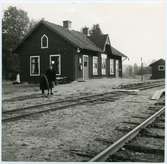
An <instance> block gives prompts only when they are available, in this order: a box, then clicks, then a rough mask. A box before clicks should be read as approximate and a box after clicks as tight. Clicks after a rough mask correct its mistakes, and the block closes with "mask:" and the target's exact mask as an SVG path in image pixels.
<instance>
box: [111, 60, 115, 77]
mask: <svg viewBox="0 0 167 164" xmlns="http://www.w3.org/2000/svg"><path fill="white" fill-rule="evenodd" d="M111 61H112V66H113V72H111ZM110 75H114V59H110Z"/></svg>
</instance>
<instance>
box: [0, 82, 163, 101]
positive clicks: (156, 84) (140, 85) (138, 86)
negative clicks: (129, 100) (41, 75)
mask: <svg viewBox="0 0 167 164" xmlns="http://www.w3.org/2000/svg"><path fill="white" fill-rule="evenodd" d="M163 85H164V80H160V81H153V82H144V83H134V84H128V85H121V86H120V87H117V88H115V89H118V88H119V89H129V90H130V89H139V90H144V89H150V88H154V87H159V86H163ZM83 96H84V95H83ZM36 98H41V94H36V93H34V94H31V95H24V96H17V97H13V98H10V99H4V100H3V101H2V102H13V101H24V100H27V99H36Z"/></svg>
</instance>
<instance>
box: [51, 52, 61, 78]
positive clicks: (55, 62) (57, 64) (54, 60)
mask: <svg viewBox="0 0 167 164" xmlns="http://www.w3.org/2000/svg"><path fill="white" fill-rule="evenodd" d="M60 57H61V56H60V55H50V64H51V65H52V66H53V69H55V71H56V75H61V58H60Z"/></svg>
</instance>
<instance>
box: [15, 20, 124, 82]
mask: <svg viewBox="0 0 167 164" xmlns="http://www.w3.org/2000/svg"><path fill="white" fill-rule="evenodd" d="M70 26H71V22H70V21H63V26H60V25H56V24H54V23H51V22H48V21H45V20H41V21H40V22H39V23H38V24H37V25H36V26H35V27H34V28H33V29H32V30H31V31H30V32H29V33H28V35H27V36H26V37H25V38H24V39H23V40H22V42H21V43H20V44H19V45H18V46H17V48H16V49H15V51H14V53H17V54H19V56H20V60H21V62H20V63H21V65H20V67H21V72H20V74H21V81H28V82H38V81H39V78H40V75H41V74H42V73H45V71H46V70H47V68H48V67H49V65H50V64H52V65H53V67H54V68H55V70H56V74H57V77H59V76H60V77H67V78H68V80H69V81H73V80H86V79H89V78H95V77H121V76H122V58H123V57H125V58H126V56H125V55H124V54H122V53H121V52H119V51H118V50H116V49H115V48H114V47H112V46H111V44H110V39H109V36H108V35H98V36H91V37H90V36H88V28H86V27H85V28H84V29H83V31H82V32H78V31H75V30H71V28H70Z"/></svg>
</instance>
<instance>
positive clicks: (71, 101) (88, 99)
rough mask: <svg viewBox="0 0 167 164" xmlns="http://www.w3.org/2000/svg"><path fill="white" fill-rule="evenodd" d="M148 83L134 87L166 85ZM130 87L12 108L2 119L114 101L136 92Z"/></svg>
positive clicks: (14, 118) (7, 120)
mask: <svg viewBox="0 0 167 164" xmlns="http://www.w3.org/2000/svg"><path fill="white" fill-rule="evenodd" d="M148 84H149V85H148ZM148 84H143V86H141V84H140V85H139V86H138V87H137V86H135V87H134V86H133V87H132V89H139V90H144V89H150V88H154V87H159V86H162V85H164V81H163V82H159V83H158V84H157V83H148ZM128 89H131V88H130V87H128ZM128 89H127V91H126V90H124V91H121V90H120V91H116V90H115V91H112V92H106V93H102V94H94V95H87V96H82V97H77V98H73V97H72V98H66V99H62V100H58V101H55V102H50V103H45V104H38V105H32V106H27V107H23V108H17V109H12V110H4V111H3V112H2V121H3V122H9V121H15V120H18V119H22V118H25V117H28V116H32V115H34V114H39V113H45V112H49V111H55V110H60V109H65V108H69V107H73V106H77V105H83V104H87V103H99V102H100V103H104V102H107V101H108V102H113V101H116V100H118V99H120V98H121V97H122V96H123V97H124V96H125V95H130V94H134V92H133V91H129V90H128Z"/></svg>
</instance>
